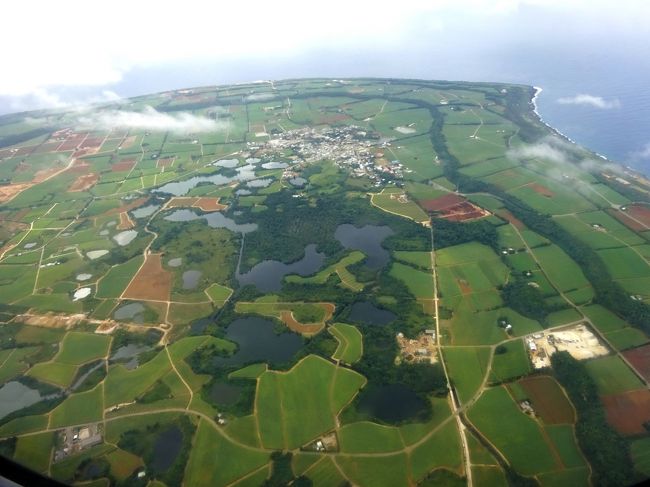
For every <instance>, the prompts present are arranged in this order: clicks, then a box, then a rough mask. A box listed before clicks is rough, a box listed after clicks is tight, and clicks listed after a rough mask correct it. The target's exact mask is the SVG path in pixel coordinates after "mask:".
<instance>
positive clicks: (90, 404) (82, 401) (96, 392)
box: [50, 384, 104, 428]
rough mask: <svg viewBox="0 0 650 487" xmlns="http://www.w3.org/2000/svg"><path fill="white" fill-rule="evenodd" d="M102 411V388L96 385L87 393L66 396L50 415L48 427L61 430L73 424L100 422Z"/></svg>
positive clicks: (100, 385) (101, 385)
mask: <svg viewBox="0 0 650 487" xmlns="http://www.w3.org/2000/svg"><path fill="white" fill-rule="evenodd" d="M103 411H104V386H103V384H99V385H97V386H96V387H95V388H94V389H91V390H90V391H87V392H80V393H78V394H72V395H70V396H68V397H67V398H66V399H65V401H63V402H62V403H61V404H59V405H58V406H57V407H56V408H55V409H54V410H53V411H52V413H51V415H50V427H51V428H61V427H64V426H71V425H74V424H84V423H91V422H93V421H100V420H101V419H102V416H103Z"/></svg>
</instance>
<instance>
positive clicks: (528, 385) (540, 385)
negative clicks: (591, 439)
mask: <svg viewBox="0 0 650 487" xmlns="http://www.w3.org/2000/svg"><path fill="white" fill-rule="evenodd" d="M519 383H520V384H521V385H522V387H523V388H524V390H525V391H526V393H527V394H528V398H529V399H530V402H531V404H532V405H533V409H534V410H535V413H536V414H537V415H538V416H539V417H540V418H542V420H543V421H544V422H545V423H547V424H569V423H571V424H572V423H575V411H574V409H573V406H572V405H571V403H570V402H569V400H568V399H567V397H566V395H565V394H564V391H563V390H562V388H561V387H560V385H559V384H558V383H557V382H555V379H553V378H552V377H549V376H548V375H538V376H534V377H528V378H526V379H522V380H520V381H519Z"/></svg>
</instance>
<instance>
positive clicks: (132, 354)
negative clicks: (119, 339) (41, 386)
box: [111, 343, 151, 370]
mask: <svg viewBox="0 0 650 487" xmlns="http://www.w3.org/2000/svg"><path fill="white" fill-rule="evenodd" d="M148 350H151V347H148V346H146V345H136V344H133V343H129V344H128V345H124V346H122V347H120V348H118V349H117V350H116V351H115V353H114V354H113V355H112V356H111V362H121V363H122V364H123V365H124V367H125V368H126V369H128V370H133V369H135V368H136V367H137V366H138V365H139V360H138V355H140V354H141V353H143V352H146V351H148ZM125 360H128V361H127V362H124V361H125Z"/></svg>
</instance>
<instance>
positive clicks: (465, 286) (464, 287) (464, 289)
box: [457, 279, 472, 295]
mask: <svg viewBox="0 0 650 487" xmlns="http://www.w3.org/2000/svg"><path fill="white" fill-rule="evenodd" d="M457 282H458V286H459V287H460V292H461V293H463V294H465V295H467V294H472V288H471V286H470V285H469V282H467V281H466V280H465V279H457Z"/></svg>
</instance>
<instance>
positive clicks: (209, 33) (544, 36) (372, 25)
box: [0, 0, 650, 111]
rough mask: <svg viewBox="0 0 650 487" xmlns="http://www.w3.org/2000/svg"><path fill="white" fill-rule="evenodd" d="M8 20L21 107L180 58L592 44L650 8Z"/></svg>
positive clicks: (7, 80) (278, 4)
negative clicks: (567, 34) (568, 37)
mask: <svg viewBox="0 0 650 487" xmlns="http://www.w3.org/2000/svg"><path fill="white" fill-rule="evenodd" d="M531 11H532V12H534V13H535V15H537V16H539V18H540V19H543V20H542V21H541V22H540V24H539V25H538V26H537V29H536V32H532V33H531V32H530V31H529V29H528V22H527V21H526V20H525V18H526V16H527V15H529V14H530V12H531ZM35 12H38V15H35ZM2 17H3V18H4V19H5V22H3V28H2V29H0V46H2V48H0V49H1V50H2V59H3V61H4V64H5V68H4V69H3V70H2V71H3V75H2V76H1V77H0V98H2V101H3V111H15V110H23V109H28V108H42V107H57V106H62V105H64V104H66V103H70V102H74V101H98V100H103V99H109V100H110V99H112V98H116V97H118V96H124V95H132V94H133V93H131V92H130V91H132V90H131V89H128V88H127V91H129V92H128V93H120V88H122V90H124V86H123V82H124V80H125V79H128V77H129V75H130V74H131V73H133V72H138V71H146V70H151V72H160V71H163V72H164V69H165V67H169V68H171V67H172V66H175V65H178V64H179V63H181V64H184V65H193V66H197V65H210V66H212V65H219V66H222V67H223V68H222V70H223V74H222V75H221V76H220V78H221V79H223V80H227V81H228V82H231V81H234V80H237V79H238V77H237V73H232V70H231V69H229V68H228V66H229V64H230V65H232V66H240V65H241V64H243V63H246V62H248V63H251V64H260V63H261V64H262V65H266V64H269V63H279V64H282V63H284V64H286V63H287V61H288V60H291V59H301V58H303V57H305V56H307V55H309V53H322V52H323V51H327V52H337V51H338V52H344V53H345V54H346V56H348V57H352V58H354V54H355V53H359V54H363V53H365V52H368V51H371V52H381V51H384V50H388V51H395V50H396V49H397V50H409V49H410V48H411V47H416V48H419V47H421V46H420V43H421V42H422V40H424V39H426V42H427V43H428V45H429V47H430V48H431V52H432V53H433V54H435V53H436V52H437V51H438V50H439V49H440V48H441V47H442V48H444V49H445V50H450V49H451V50H454V49H457V50H458V52H459V54H460V53H463V52H464V51H468V50H471V49H472V46H474V47H475V49H478V50H483V49H485V47H486V46H485V44H489V42H490V40H492V41H493V42H494V43H495V45H494V47H495V48H499V44H500V43H502V42H503V39H517V38H519V37H520V36H521V35H522V34H524V35H526V36H528V35H533V36H535V37H537V39H531V40H532V41H533V42H548V41H550V42H553V38H557V37H558V36H560V37H562V36H563V32H562V31H563V30H564V29H571V30H572V31H574V32H572V38H573V39H575V38H576V36H577V37H578V38H581V37H582V38H583V39H584V40H585V41H589V38H590V37H592V36H593V37H596V36H603V35H610V36H615V37H617V38H620V36H624V37H629V35H630V33H633V34H634V35H636V36H646V37H645V38H646V39H647V38H648V37H647V35H648V33H649V27H648V25H650V22H649V21H650V8H648V6H647V2H645V0H621V1H618V2H609V1H607V2H605V1H601V0H577V1H576V0H574V1H571V0H428V1H420V0H400V1H399V2H390V3H388V2H381V1H378V0H373V1H349V0H330V1H328V2H319V3H315V4H313V5H310V3H309V2H305V1H304V0H301V1H291V0H277V1H273V2H269V1H246V2H202V1H196V0H183V1H182V2H178V1H176V2H169V1H131V0H129V1H124V0H114V1H111V2H104V3H102V4H101V8H98V6H97V5H93V6H92V7H91V6H90V5H89V4H88V2H83V1H75V0H72V1H70V0H61V1H57V2H41V1H33V0H23V1H21V2H5V3H4V4H3V6H2ZM521 28H523V30H525V32H521V31H520V29H521ZM504 29H505V31H504ZM548 37H551V38H550V39H549V38H548ZM486 41H487V42H486ZM382 68H383V70H384V71H393V70H391V69H390V67H389V66H382ZM376 71H379V72H381V71H382V70H381V69H379V70H376ZM258 72H259V74H265V73H264V70H262V69H261V70H259V71H258ZM253 73H255V70H252V69H248V70H247V71H246V72H244V73H241V75H242V78H241V79H238V80H239V81H241V82H244V81H251V80H250V79H245V78H244V76H246V75H249V74H253ZM441 74H444V72H443V73H441ZM450 74H453V70H451V73H450ZM233 75H234V76H233ZM217 81H219V80H217ZM152 86H155V83H152ZM146 89H147V87H146V86H143V87H142V90H143V93H144V92H146V91H144V90H146ZM75 97H78V98H79V100H75ZM592 101H593V100H592Z"/></svg>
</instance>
